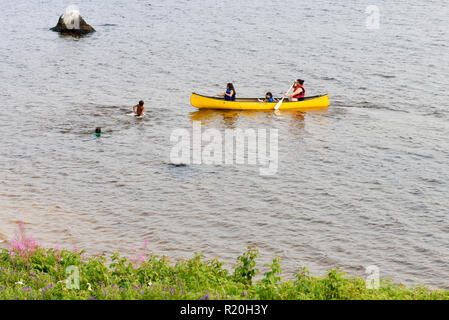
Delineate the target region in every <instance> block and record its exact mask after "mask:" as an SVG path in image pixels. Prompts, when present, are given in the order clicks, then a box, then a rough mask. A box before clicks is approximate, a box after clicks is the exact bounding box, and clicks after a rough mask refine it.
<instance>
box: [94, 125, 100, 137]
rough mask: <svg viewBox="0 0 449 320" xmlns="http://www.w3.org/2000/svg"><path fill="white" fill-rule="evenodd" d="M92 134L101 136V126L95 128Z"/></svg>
mask: <svg viewBox="0 0 449 320" xmlns="http://www.w3.org/2000/svg"><path fill="white" fill-rule="evenodd" d="M94 136H96V137H101V128H100V127H97V128H95V133H94Z"/></svg>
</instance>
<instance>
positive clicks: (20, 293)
mask: <svg viewBox="0 0 449 320" xmlns="http://www.w3.org/2000/svg"><path fill="white" fill-rule="evenodd" d="M19 228H20V231H19V232H18V233H17V234H16V237H15V238H14V239H12V240H10V241H9V245H8V247H7V248H2V247H3V246H2V247H0V299H3V300H14V299H18V300H22V299H23V300H48V299H50V300H53V299H56V300H62V299H70V300H72V299H73V300H75V299H76V300H128V299H130V300H135V299H138V300H198V299H199V300H211V299H213V300H216V299H217V300H223V299H226V300H253V299H256V300H309V299H312V300H334V299H337V300H348V299H357V300H397V299H399V300H404V299H406V300H408V299H411V300H422V299H432V300H434V299H438V300H439V299H449V290H444V289H430V288H429V287H427V286H424V285H415V286H409V287H407V286H405V285H401V284H394V283H393V281H392V280H391V279H381V278H376V277H374V278H367V279H363V278H361V277H353V276H348V275H347V274H346V273H344V272H341V271H340V270H339V269H338V268H337V269H331V270H329V271H328V272H327V273H326V275H323V276H311V275H310V273H309V271H308V270H307V268H306V267H303V268H302V269H301V270H300V271H299V272H298V273H296V274H294V277H293V279H286V278H283V277H282V267H281V266H282V261H281V259H280V257H278V256H275V257H274V258H273V259H272V262H271V263H269V264H265V265H264V266H263V267H261V268H259V266H258V265H257V263H256V259H257V258H259V252H258V250H257V249H256V248H254V247H248V248H247V251H246V252H244V253H242V254H241V255H240V256H238V257H237V259H236V261H237V263H236V266H235V267H234V268H231V269H227V268H224V265H225V263H224V262H222V261H219V260H218V259H205V258H204V256H203V255H202V254H195V256H194V257H193V258H190V259H178V260H173V261H170V260H169V258H168V257H165V256H162V257H161V256H158V255H154V254H147V253H145V252H144V251H145V247H144V248H142V250H141V251H140V252H139V253H138V255H137V256H135V257H132V258H125V257H122V256H120V254H118V253H116V254H113V255H112V256H110V257H107V256H105V255H97V256H91V257H87V256H86V254H85V253H84V251H82V250H81V251H80V250H79V249H77V248H74V249H73V250H67V249H61V248H59V247H55V248H43V247H40V246H39V245H38V244H37V243H36V241H35V240H34V239H33V237H31V236H27V235H26V234H25V231H24V227H23V223H20V226H19ZM146 245H148V243H146Z"/></svg>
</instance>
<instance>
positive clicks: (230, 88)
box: [226, 82, 236, 97]
mask: <svg viewBox="0 0 449 320" xmlns="http://www.w3.org/2000/svg"><path fill="white" fill-rule="evenodd" d="M226 87H227V88H228V89H229V90H232V91H234V95H233V97H235V94H236V92H235V89H234V85H233V84H232V83H230V82H229V83H228V85H227V86H226Z"/></svg>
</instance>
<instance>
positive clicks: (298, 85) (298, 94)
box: [285, 79, 306, 101]
mask: <svg viewBox="0 0 449 320" xmlns="http://www.w3.org/2000/svg"><path fill="white" fill-rule="evenodd" d="M305 96H306V89H305V88H304V80H301V79H298V80H295V82H294V83H293V93H290V94H286V95H285V97H287V98H288V101H301V100H304V97H305Z"/></svg>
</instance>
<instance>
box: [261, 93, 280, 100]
mask: <svg viewBox="0 0 449 320" xmlns="http://www.w3.org/2000/svg"><path fill="white" fill-rule="evenodd" d="M277 101H278V100H277V99H275V98H273V94H272V93H271V92H267V93H266V94H265V99H264V100H262V99H259V102H277Z"/></svg>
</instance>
